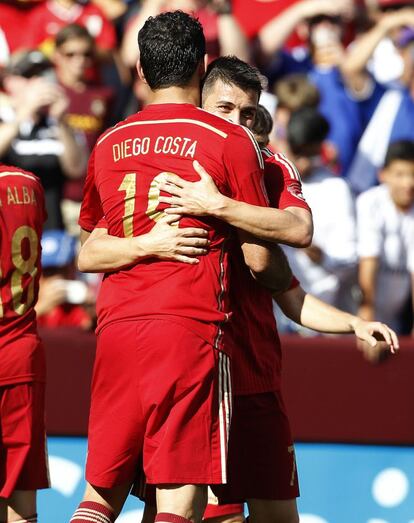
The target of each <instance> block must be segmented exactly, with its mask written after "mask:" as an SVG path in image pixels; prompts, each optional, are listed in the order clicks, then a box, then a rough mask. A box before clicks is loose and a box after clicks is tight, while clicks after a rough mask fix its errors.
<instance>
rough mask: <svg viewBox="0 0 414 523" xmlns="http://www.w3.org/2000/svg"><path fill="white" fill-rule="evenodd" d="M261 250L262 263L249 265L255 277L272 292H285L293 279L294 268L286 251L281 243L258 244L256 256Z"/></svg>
mask: <svg viewBox="0 0 414 523" xmlns="http://www.w3.org/2000/svg"><path fill="white" fill-rule="evenodd" d="M261 251H262V255H261V263H255V264H254V265H253V266H252V265H251V264H250V265H249V267H250V269H251V271H252V275H253V277H254V278H255V279H256V280H257V281H258V282H259V283H260V284H262V285H263V286H264V287H267V288H268V289H269V291H271V292H272V293H276V294H277V293H280V292H285V291H286V290H287V289H288V288H289V287H290V285H291V281H292V270H291V268H290V266H289V262H288V260H287V258H286V255H285V253H284V252H283V251H282V249H281V248H280V247H279V245H270V247H266V245H260V244H259V245H256V246H255V254H256V256H258V255H260V253H261ZM243 252H244V251H243Z"/></svg>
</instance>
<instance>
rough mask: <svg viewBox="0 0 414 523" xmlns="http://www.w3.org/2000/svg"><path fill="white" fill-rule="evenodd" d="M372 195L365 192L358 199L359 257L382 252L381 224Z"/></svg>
mask: <svg viewBox="0 0 414 523" xmlns="http://www.w3.org/2000/svg"><path fill="white" fill-rule="evenodd" d="M370 196H371V194H367V193H365V194H364V193H363V194H361V196H359V197H358V198H357V201H356V212H357V238H358V244H357V249H358V257H359V258H371V257H377V256H379V255H380V253H381V244H382V235H381V224H380V222H379V220H378V213H377V209H375V202H374V201H373V199H372V198H371V197H370Z"/></svg>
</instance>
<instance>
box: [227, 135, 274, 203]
mask: <svg viewBox="0 0 414 523" xmlns="http://www.w3.org/2000/svg"><path fill="white" fill-rule="evenodd" d="M237 131H238V132H237V133H235V134H234V135H232V136H229V137H228V139H227V140H226V144H225V146H224V151H223V162H224V166H225V169H226V171H227V173H228V175H229V179H228V182H229V185H230V192H231V197H232V198H234V199H235V200H238V201H243V202H246V203H249V204H251V205H260V206H263V207H268V206H269V200H268V197H267V193H266V188H265V185H264V178H263V167H264V163H263V158H262V155H261V152H260V148H259V146H258V144H257V142H256V140H255V139H254V137H253V135H252V134H251V132H250V131H249V130H248V129H246V128H244V127H241V126H238V128H237Z"/></svg>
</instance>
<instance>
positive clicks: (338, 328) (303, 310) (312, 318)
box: [274, 287, 359, 334]
mask: <svg viewBox="0 0 414 523" xmlns="http://www.w3.org/2000/svg"><path fill="white" fill-rule="evenodd" d="M274 299H275V300H276V302H277V304H278V305H279V306H280V308H281V309H282V311H283V312H284V314H286V316H288V317H289V318H290V319H291V320H292V321H294V322H295V323H298V324H300V325H303V326H304V327H307V328H308V329H313V330H315V331H317V332H323V333H329V334H347V333H351V332H354V331H355V327H356V324H357V323H358V321H359V318H357V317H356V316H353V315H352V314H348V313H347V312H343V311H341V310H339V309H337V308H336V307H333V306H332V305H329V304H327V303H325V302H323V301H321V300H319V299H318V298H316V297H315V296H312V295H311V294H307V293H306V292H305V291H304V290H303V289H302V288H301V287H296V288H295V289H292V290H289V291H287V292H285V293H283V294H281V295H276V296H274Z"/></svg>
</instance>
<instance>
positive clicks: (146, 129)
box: [79, 104, 267, 348]
mask: <svg viewBox="0 0 414 523" xmlns="http://www.w3.org/2000/svg"><path fill="white" fill-rule="evenodd" d="M194 160H198V161H199V162H200V163H201V165H203V167H205V168H206V169H207V171H208V172H209V173H210V175H211V176H212V177H213V178H214V180H215V183H216V184H217V186H218V187H219V189H220V191H221V192H223V193H224V194H227V195H229V196H231V197H232V198H236V199H240V200H243V201H246V202H248V203H252V204H255V205H267V199H266V196H265V190H264V186H263V171H262V167H263V158H262V156H261V153H260V150H259V149H258V146H257V143H256V142H255V140H254V139H253V138H252V135H251V133H250V131H248V130H247V129H245V128H243V127H241V126H238V125H234V124H232V123H231V122H227V121H226V120H223V119H222V118H219V117H217V116H214V115H211V114H209V113H207V112H206V111H203V110H202V109H198V108H197V107H195V106H193V105H191V104H161V105H149V106H147V107H146V108H145V109H144V110H143V111H141V112H140V113H138V114H136V115H133V116H131V117H129V118H127V119H126V120H125V121H124V122H121V123H120V124H118V125H117V126H115V127H114V128H112V129H111V130H109V131H108V132H107V133H105V134H104V135H103V136H102V137H101V138H100V139H99V140H98V142H97V145H96V146H95V149H94V151H93V154H92V156H91V160H90V163H89V170H88V175H87V181H86V184H85V193H84V200H83V203H82V208H81V215H80V220H79V224H80V225H81V227H82V228H83V229H86V230H92V229H93V228H94V227H95V226H96V224H97V223H98V222H99V220H100V218H101V217H102V215H105V218H106V220H107V222H108V232H109V234H111V235H114V236H119V237H128V236H139V235H141V234H145V233H147V232H148V231H149V230H150V229H151V228H152V227H153V225H154V222H155V221H157V220H158V219H159V218H160V217H161V216H162V215H163V212H162V211H163V208H165V205H162V204H160V203H159V201H158V198H159V194H160V190H159V187H158V183H159V182H160V181H162V180H163V178H164V176H165V173H168V172H173V173H176V174H178V175H179V176H181V177H183V178H185V179H187V180H190V181H195V180H197V179H198V175H197V174H196V172H195V171H194V168H193V161H194ZM180 226H182V227H186V226H197V227H204V228H206V229H207V230H208V231H209V237H210V240H211V245H210V250H209V253H208V254H207V255H206V256H202V257H200V263H199V264H197V265H188V264H185V263H177V262H171V261H161V260H154V259H148V260H144V261H142V262H140V263H138V264H137V265H135V266H133V267H131V268H129V269H125V270H120V271H117V272H115V273H112V274H110V275H107V276H106V277H105V278H104V280H103V282H102V286H101V290H100V295H99V298H98V303H97V312H98V319H99V321H98V331H99V330H100V329H102V328H103V327H104V326H105V325H107V324H108V323H109V322H111V321H119V320H125V319H133V318H136V317H154V316H163V317H165V315H169V316H172V317H174V319H175V321H180V322H185V323H186V325H187V326H188V327H189V328H192V329H193V330H195V331H197V333H199V334H200V336H203V337H204V338H205V339H207V341H209V342H211V343H213V344H214V345H215V346H216V347H217V348H219V347H220V348H221V347H222V343H221V341H222V340H221V338H222V336H221V330H220V326H221V323H222V322H225V321H227V319H228V317H229V308H228V296H227V283H228V281H227V280H228V276H227V264H228V242H227V239H228V237H229V233H230V227H229V226H228V225H227V224H225V223H224V222H220V221H219V220H214V219H203V218H183V219H182V220H181V221H180Z"/></svg>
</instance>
